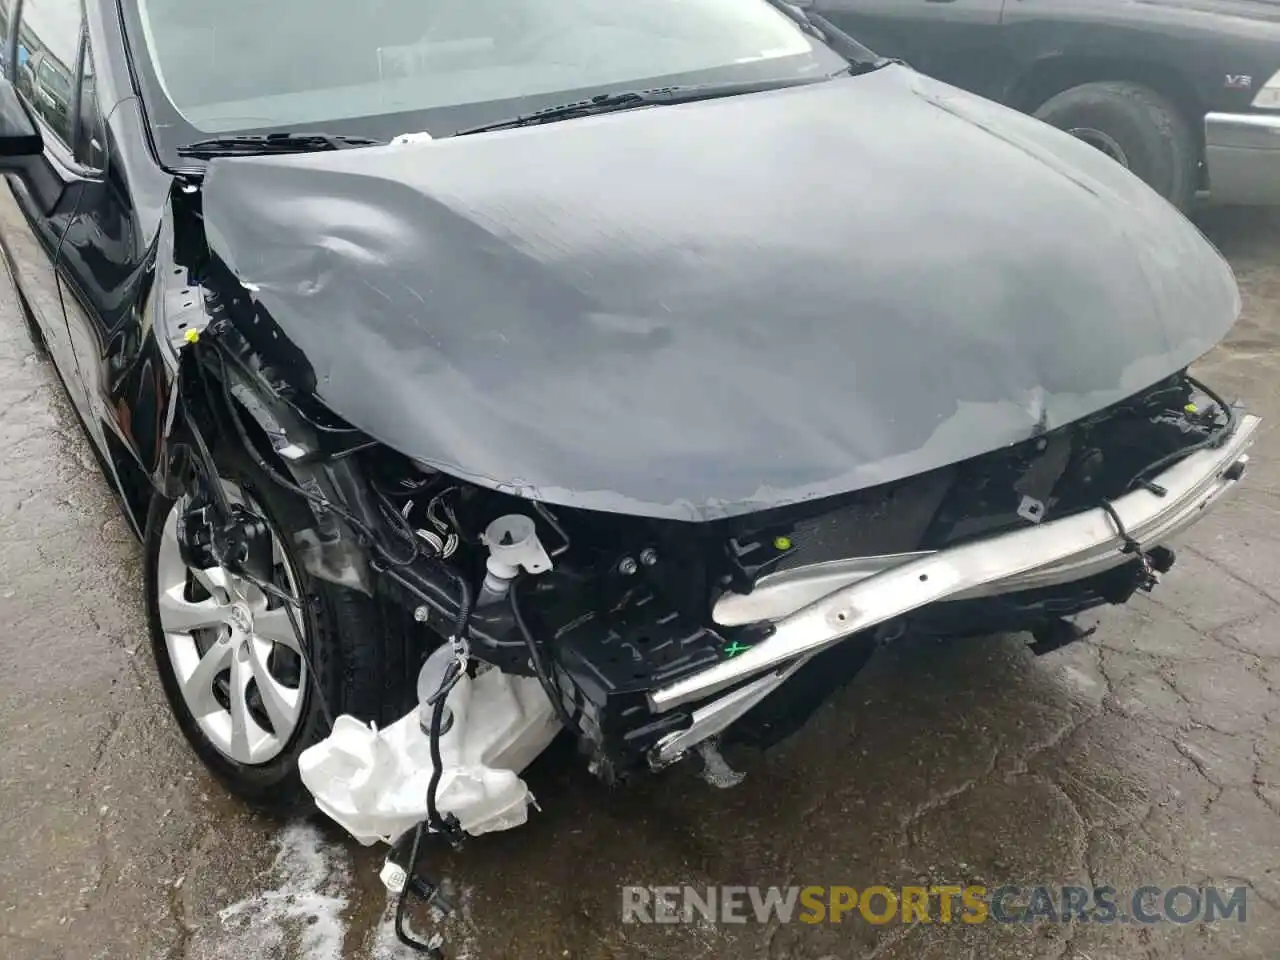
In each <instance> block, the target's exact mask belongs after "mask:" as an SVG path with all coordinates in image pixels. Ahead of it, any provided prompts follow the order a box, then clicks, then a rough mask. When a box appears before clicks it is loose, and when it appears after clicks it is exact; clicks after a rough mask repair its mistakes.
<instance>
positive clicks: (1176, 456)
mask: <svg viewBox="0 0 1280 960" xmlns="http://www.w3.org/2000/svg"><path fill="white" fill-rule="evenodd" d="M1187 382H1188V383H1190V384H1191V385H1192V386H1193V387H1195V388H1196V389H1198V390H1199V391H1200V392H1201V393H1203V394H1205V396H1207V397H1208V398H1209V399H1210V400H1212V401H1213V402H1214V403H1215V404H1217V406H1218V409H1219V410H1221V411H1222V415H1223V417H1224V418H1225V421H1224V422H1223V424H1222V425H1221V426H1220V427H1218V429H1217V430H1215V431H1214V432H1213V433H1211V434H1209V436H1207V437H1205V438H1204V439H1203V440H1199V441H1197V442H1195V443H1193V444H1190V445H1189V446H1186V447H1183V448H1182V449H1181V450H1175V451H1174V452H1173V453H1170V454H1168V455H1166V456H1163V457H1161V458H1160V459H1159V460H1156V461H1155V462H1154V463H1149V464H1147V465H1146V466H1145V467H1143V468H1142V469H1141V470H1139V471H1138V472H1137V473H1136V474H1134V477H1133V479H1132V480H1130V481H1129V483H1128V484H1127V485H1126V486H1125V488H1124V489H1125V492H1126V493H1127V492H1128V491H1130V490H1132V489H1133V488H1134V487H1138V486H1141V487H1145V488H1146V489H1148V490H1150V491H1151V492H1152V493H1154V494H1156V496H1159V497H1163V496H1165V495H1166V494H1167V493H1168V491H1167V490H1165V489H1164V488H1163V487H1161V486H1160V485H1159V484H1155V483H1152V481H1151V480H1150V477H1151V475H1152V474H1155V473H1159V472H1160V471H1161V470H1163V469H1164V468H1165V467H1167V466H1169V465H1170V464H1173V463H1177V462H1178V461H1179V460H1182V459H1184V458H1186V457H1189V456H1191V454H1193V453H1195V452H1196V451H1197V450H1207V449H1210V448H1217V447H1220V446H1222V445H1223V444H1224V443H1226V441H1227V438H1228V437H1230V436H1231V434H1232V432H1233V431H1234V430H1235V427H1236V412H1235V408H1233V407H1232V406H1230V405H1229V404H1228V403H1227V402H1226V401H1225V400H1223V399H1222V397H1220V396H1219V395H1218V394H1217V393H1215V392H1214V391H1213V390H1212V389H1210V388H1209V387H1208V386H1206V385H1205V384H1203V383H1201V382H1200V381H1199V380H1197V379H1196V378H1195V377H1193V376H1191V375H1190V374H1188V375H1187Z"/></svg>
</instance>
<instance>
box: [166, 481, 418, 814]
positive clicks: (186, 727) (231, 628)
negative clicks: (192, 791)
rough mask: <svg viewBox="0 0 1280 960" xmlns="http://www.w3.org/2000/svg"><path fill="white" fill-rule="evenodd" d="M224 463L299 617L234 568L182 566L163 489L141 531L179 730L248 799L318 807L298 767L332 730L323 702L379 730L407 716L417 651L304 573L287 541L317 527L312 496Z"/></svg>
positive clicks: (338, 591) (228, 484) (356, 599)
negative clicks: (263, 526) (260, 520)
mask: <svg viewBox="0 0 1280 960" xmlns="http://www.w3.org/2000/svg"><path fill="white" fill-rule="evenodd" d="M219 460H220V461H221V462H220V463H219V471H220V473H221V474H222V478H223V479H222V484H223V489H224V490H225V491H226V492H227V495H228V497H229V498H230V499H231V501H232V502H240V503H243V504H245V505H246V506H248V507H250V508H251V509H252V510H253V511H254V512H255V513H260V514H261V515H263V516H264V517H265V518H266V520H267V525H268V528H269V530H270V534H271V541H272V559H273V561H274V569H273V574H272V580H273V581H274V585H275V586H276V587H277V588H279V589H280V590H281V591H284V592H286V593H287V594H289V595H291V596H294V597H297V598H299V599H300V600H301V609H300V610H294V616H293V617H292V618H291V617H290V616H289V610H288V609H287V608H286V605H285V601H283V600H281V599H279V598H278V597H274V596H268V595H267V594H266V593H264V592H263V591H262V590H261V589H260V588H259V587H258V586H256V585H254V584H253V583H250V582H249V581H246V580H244V579H243V578H240V577H237V576H235V575H233V574H231V573H230V572H229V571H227V570H224V569H222V568H220V567H214V568H211V569H208V570H194V569H191V568H189V567H188V566H186V564H185V563H184V562H183V560H182V555H181V552H180V550H179V546H178V536H177V531H178V522H179V519H180V517H181V514H182V510H183V507H184V503H183V501H182V500H177V501H175V500H169V499H166V498H163V497H160V496H156V497H155V498H154V499H153V501H152V504H151V508H150V511H149V515H148V520H147V529H146V537H145V550H146V556H145V571H146V606H147V618H148V623H149V626H150V632H151V643H152V650H153V653H154V656H155V662H156V667H157V670H158V671H159V674H160V680H161V683H162V685H163V687H164V691H165V695H166V697H167V698H168V700H169V705H170V707H171V708H172V709H173V712H174V715H175V717H176V718H177V721H178V726H179V727H180V728H181V730H182V732H183V734H184V736H186V738H187V741H188V742H189V743H190V744H191V746H192V748H193V749H194V750H195V752H196V754H197V755H199V757H200V759H201V760H202V761H203V762H204V764H205V765H206V766H207V767H208V768H209V770H210V771H211V772H212V773H213V774H214V775H215V776H216V777H217V778H218V779H219V780H221V781H222V782H223V783H224V784H225V785H226V786H227V787H228V788H229V789H230V790H231V791H232V792H233V793H235V794H237V795H238V796H240V797H242V798H243V799H245V800H247V801H249V802H251V803H254V804H256V805H261V806H267V807H272V808H283V809H295V808H297V807H300V806H304V805H309V803H310V799H309V795H308V794H307V792H306V790H305V788H304V787H303V785H302V782H301V778H300V776H299V774H298V763H297V761H298V756H299V754H301V753H302V751H303V750H305V749H307V748H308V747H310V746H312V745H313V744H315V743H317V742H318V741H320V740H321V739H323V738H324V737H325V736H326V735H327V734H328V732H329V725H328V720H327V717H326V711H325V707H326V706H327V707H328V710H329V712H330V713H331V714H332V715H333V716H334V717H336V716H338V715H339V714H342V713H347V714H351V715H353V716H355V717H357V718H358V719H361V720H372V721H376V722H378V723H379V725H383V724H385V723H390V722H392V721H394V720H396V719H399V717H400V716H402V715H403V714H404V713H405V712H407V711H408V709H409V708H410V706H411V705H412V702H413V696H412V694H413V684H412V678H413V676H414V671H415V669H416V665H417V663H419V662H420V660H421V651H416V652H414V653H411V652H410V649H409V648H410V647H411V646H416V644H414V643H413V642H412V640H411V639H405V638H404V636H403V634H402V633H400V632H398V631H396V630H393V629H390V627H389V625H388V624H387V623H385V622H384V617H382V616H381V614H380V610H379V607H378V605H377V604H375V603H374V602H373V601H371V600H370V599H368V598H367V597H364V596H363V595H361V594H358V593H355V592H354V591H351V590H348V589H345V588H342V587H338V586H336V585H334V584H331V583H327V582H323V581H319V580H315V579H313V578H310V577H308V576H307V575H306V572H305V571H304V570H303V568H302V565H301V564H300V563H299V562H298V560H297V558H296V556H295V555H294V551H293V548H292V534H293V533H295V532H296V531H298V530H300V529H303V528H304V527H306V526H309V523H308V517H309V510H308V507H307V505H306V504H305V503H304V502H302V501H300V500H298V499H297V498H296V497H294V496H293V495H292V494H289V493H287V492H285V491H283V490H281V489H280V488H279V487H277V486H275V485H274V484H273V483H272V481H271V480H270V479H268V478H266V477H264V476H263V475H262V474H261V472H260V471H259V470H257V469H256V468H255V467H253V466H252V465H251V464H247V463H246V464H241V463H239V462H238V458H234V457H219ZM304 653H305V656H304ZM312 670H314V676H312V675H311V671H312ZM322 701H323V702H322Z"/></svg>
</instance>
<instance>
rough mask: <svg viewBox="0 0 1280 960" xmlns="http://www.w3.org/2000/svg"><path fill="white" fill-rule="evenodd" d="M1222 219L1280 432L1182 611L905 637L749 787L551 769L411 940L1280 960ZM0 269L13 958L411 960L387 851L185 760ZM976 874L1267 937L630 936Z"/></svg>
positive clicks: (1269, 542) (1, 949) (1268, 300)
mask: <svg viewBox="0 0 1280 960" xmlns="http://www.w3.org/2000/svg"><path fill="white" fill-rule="evenodd" d="M1202 225H1203V226H1204V228H1205V229H1206V231H1207V232H1209V233H1210V235H1211V236H1212V238H1213V239H1214V240H1215V241H1216V242H1217V243H1218V244H1219V245H1220V246H1221V247H1222V249H1223V250H1224V252H1225V253H1226V254H1227V256H1228V257H1229V258H1230V259H1231V261H1232V263H1233V264H1234V265H1235V267H1236V269H1237V271H1238V273H1239V275H1240V278H1241V284H1242V287H1243V290H1244V295H1245V313H1244V318H1243V319H1242V320H1241V322H1240V324H1239V325H1238V326H1237V327H1236V329H1235V331H1234V332H1233V334H1232V336H1231V338H1230V340H1229V342H1228V343H1227V344H1226V345H1225V346H1223V347H1221V348H1220V349H1218V350H1217V351H1216V352H1215V354H1213V355H1212V356H1211V357H1210V358H1209V359H1208V360H1207V361H1206V362H1205V363H1204V364H1203V365H1202V366H1201V368H1200V370H1199V372H1200V373H1201V374H1202V375H1204V376H1206V377H1207V378H1210V379H1211V380H1212V382H1213V383H1214V384H1215V385H1216V386H1218V388H1219V389H1220V390H1222V391H1223V392H1225V393H1228V394H1229V395H1233V396H1234V395H1239V396H1242V397H1245V398H1247V400H1248V402H1249V404H1250V406H1251V407H1252V408H1253V409H1254V410H1256V411H1258V412H1260V413H1262V414H1263V415H1264V416H1265V417H1267V418H1268V421H1267V423H1266V425H1265V427H1264V432H1263V433H1262V435H1261V438H1260V440H1259V441H1258V443H1257V445H1256V447H1255V450H1254V451H1253V460H1254V463H1253V466H1252V469H1251V471H1250V476H1249V480H1248V483H1247V485H1246V487H1245V489H1244V490H1243V491H1242V493H1241V494H1240V495H1239V497H1238V498H1237V499H1235V500H1234V501H1233V502H1231V503H1230V504H1228V505H1226V506H1224V507H1222V508H1221V509H1220V510H1219V511H1218V512H1217V513H1216V514H1214V515H1213V516H1212V517H1210V518H1209V519H1207V520H1206V521H1205V522H1204V523H1202V524H1201V525H1200V526H1198V527H1197V528H1195V529H1194V530H1193V531H1192V532H1191V533H1190V534H1189V535H1188V536H1187V537H1185V538H1184V540H1183V543H1182V544H1181V548H1180V550H1179V554H1180V563H1179V565H1178V567H1177V568H1176V569H1175V570H1174V571H1173V573H1172V574H1170V575H1169V576H1168V577H1167V578H1166V580H1165V583H1164V585H1163V586H1162V588H1160V589H1159V590H1158V592H1157V593H1156V594H1154V595H1153V596H1151V597H1150V598H1146V597H1143V598H1140V599H1138V600H1136V601H1135V602H1134V603H1133V604H1132V605H1131V606H1130V607H1128V608H1126V609H1124V610H1113V611H1108V612H1107V613H1106V614H1105V615H1104V616H1103V618H1102V624H1101V629H1100V630H1099V631H1098V632H1097V634H1096V635H1094V636H1093V637H1092V638H1091V639H1090V640H1088V641H1086V642H1083V643H1080V644H1076V645H1074V646H1072V647H1069V648H1067V649H1065V650H1061V651H1058V652H1057V653H1054V654H1050V655H1049V656H1046V657H1043V658H1039V659H1037V658H1034V657H1032V656H1031V655H1030V654H1029V653H1028V652H1027V650H1026V648H1025V638H1020V637H991V638H984V639H976V640H970V641H964V642H954V643H947V644H940V643H932V642H928V643H926V642H921V641H917V640H911V639H908V640H904V641H902V642H900V643H898V644H897V645H895V646H892V647H890V648H888V649H886V650H884V651H882V652H881V653H879V654H877V655H876V657H875V658H874V659H873V660H872V662H871V664H870V665H869V666H868V668H867V669H866V670H865V671H864V672H863V673H862V674H861V675H860V676H859V677H858V678H857V679H856V680H855V681H854V682H853V683H852V684H851V685H850V686H849V687H848V688H847V689H846V690H845V691H843V692H842V693H841V694H840V695H838V696H837V697H835V698H834V699H833V700H832V701H831V702H830V703H829V704H827V705H826V706H825V707H823V708H822V709H821V710H820V711H819V713H818V714H817V715H816V716H815V718H814V719H813V721H812V722H811V723H810V724H809V726H808V727H807V728H806V729H805V730H804V732H803V733H802V734H801V735H799V736H797V737H794V738H792V739H791V740H789V741H787V742H786V743H784V744H782V745H781V746H780V747H778V748H775V749H774V750H772V751H770V752H767V753H764V754H754V755H744V756H741V757H738V758H736V762H737V763H738V764H739V765H740V766H741V768H742V769H744V770H745V771H746V773H747V779H746V781H745V782H744V783H742V784H741V785H740V786H738V787H736V788H733V789H728V790H716V789H713V788H712V787H710V786H708V785H707V784H705V783H704V782H702V781H701V780H700V779H699V778H698V777H697V776H696V775H695V771H693V770H692V769H687V768H686V767H677V768H675V769H673V770H671V771H669V772H668V773H667V774H665V775H664V776H662V777H659V778H655V779H653V780H650V781H648V782H645V783H642V784H640V785H638V786H636V787H633V788H630V789H628V790H625V791H609V790H607V789H606V788H605V787H603V786H601V785H599V784H598V783H597V782H596V781H594V780H593V779H591V778H590V777H589V776H588V775H587V774H586V773H585V772H584V771H583V770H581V769H580V766H579V765H578V764H577V763H575V762H573V760H572V758H571V757H570V756H568V754H567V752H565V751H553V752H551V753H550V754H548V755H547V756H544V757H543V758H542V759H541V760H540V761H539V762H538V763H537V764H536V765H535V767H534V768H533V770H532V771H531V772H530V774H529V779H530V781H531V783H532V786H533V788H534V791H535V793H536V795H537V797H538V799H539V801H540V803H541V805H542V811H543V812H542V813H541V814H538V815H535V817H534V818H533V819H532V820H531V822H530V824H529V825H528V826H526V827H524V828H521V829H519V830H516V831H512V832H510V833H507V834H498V835H490V836H486V837H483V838H479V839H477V840H475V841H473V842H472V843H470V844H469V845H468V846H467V848H466V849H465V850H464V851H462V852H461V853H456V854H455V853H445V852H442V851H434V850H433V851H432V852H431V855H430V858H429V863H430V867H431V870H432V872H434V873H435V874H436V875H437V876H440V877H444V878H447V880H448V881H449V885H450V889H451V892H452V897H453V899H454V900H455V901H456V903H457V905H458V909H457V910H456V911H455V912H454V914H453V915H452V916H450V917H449V918H448V919H445V920H439V919H438V918H433V917H432V916H431V915H429V914H428V913H427V912H425V911H417V912H415V913H414V915H413V924H414V926H415V928H416V929H418V930H419V931H422V932H428V931H431V930H437V929H438V930H443V931H444V932H445V933H446V934H447V936H448V937H449V943H450V949H451V951H452V952H451V954H450V955H451V956H455V957H459V958H464V957H465V958H470V960H493V958H504V957H514V958H563V957H571V958H632V957H635V958H639V957H654V958H735V960H738V958H760V960H783V958H811V960H820V958H827V960H854V958H871V957H879V958H885V960H890V958H891V960H907V958H911V960H933V958H939V960H940V958H959V960H967V958H970V957H972V958H992V960H1005V958H1007V960H1012V958H1018V960H1024V958H1025V960H1039V958H1044V960H1051V958H1052V960H1058V958H1062V960H1104V958H1107V960H1128V958H1133V960H1139V958H1141V960H1160V958H1189V960H1193V958H1205V960H1209V958H1213V960H1218V958H1223V957H1240V958H1271V960H1274V958H1276V957H1278V956H1280V606H1278V605H1280V511H1278V510H1277V508H1278V507H1280V462H1278V460H1277V457H1278V456H1280V432H1278V430H1280V214H1270V215H1268V214H1264V213H1255V212H1248V211H1236V212H1219V213H1214V214H1211V215H1206V216H1205V217H1204V218H1203V219H1202ZM0 282H2V283H3V287H2V288H0V444H2V445H3V449H4V450H5V454H6V455H5V457H4V458H3V460H0V850H3V854H0V957H3V958H7V960H36V958H41V960H43V958H66V960H80V958H86V960H88V958H172V960H179V958H190V960H256V958H269V957H270V958H274V957H300V958H307V960H339V958H359V960H390V958H393V957H400V956H410V954H406V953H402V952H401V949H400V948H399V947H398V946H397V945H396V942H395V938H394V934H393V932H392V930H391V926H390V917H389V914H388V911H387V906H388V904H387V898H386V896H385V893H384V891H383V889H382V887H381V886H380V884H379V881H378V876H377V874H378V869H379V868H380V866H381V859H380V856H379V855H378V853H377V851H370V850H364V849H361V848H359V847H358V846H356V845H355V844H354V843H351V842H349V841H345V840H344V839H343V837H342V836H341V835H340V833H339V832H338V831H336V830H335V829H330V828H329V827H327V826H326V825H325V824H324V823H322V822H320V821H318V820H317V821H315V822H298V823H280V822H275V821H271V820H268V819H265V818H263V817H260V816H255V815H252V814H250V813H249V812H247V811H246V810H245V809H244V808H242V807H241V806H240V805H238V804H237V803H236V802H235V801H233V800H231V799H230V798H228V797H227V796H226V795H225V794H224V793H223V792H222V791H221V789H220V788H219V787H218V786H217V785H216V784H215V783H214V782H213V781H212V780H210V778H209V777H207V776H206V775H205V774H204V773H203V772H202V770H201V768H200V767H199V766H198V765H197V763H196V762H195V761H194V759H193V757H192V755H191V754H190V753H189V752H188V750H187V748H186V747H185V745H184V743H183V741H182V740H181V738H180V735H179V733H178V731H177V728H176V726H175V724H174V723H173V722H172V721H171V719H170V717H169V713H168V710H167V708H166V706H165V704H164V701H163V697H162V694H161V692H160V689H159V685H158V683H157V682H156V680H155V677H154V672H153V667H152V665H151V663H150V659H149V658H150V652H149V646H148V645H147V644H146V642H145V633H144V625H143V619H142V614H141V609H142V607H141V595H140V589H139V584H140V553H139V549H138V547H137V545H136V544H135V543H134V541H133V540H132V539H131V536H130V534H129V532H128V530H127V528H126V526H125V524H124V521H123V519H122V518H121V515H120V513H119V510H118V509H117V507H116V506H115V505H114V502H113V501H112V500H111V498H110V495H109V494H108V491H107V487H106V485H105V483H104V482H103V481H102V480H101V479H100V478H99V476H98V474H97V471H96V467H95V465H94V462H93V457H92V455H91V453H90V452H89V449H88V447H87V445H86V444H85V442H84V441H83V440H82V439H81V437H80V435H79V432H78V428H77V426H76V425H75V422H74V420H73V417H72V414H71V413H70V412H69V408H68V406H67V404H66V403H65V401H64V399H63V397H62V395H61V392H60V390H61V388H60V387H59V386H58V385H57V384H56V381H55V379H54V376H53V374H52V372H51V369H50V368H49V367H48V366H47V365H46V364H45V363H43V362H41V361H40V360H38V359H37V358H36V357H35V355H34V352H33V350H32V347H31V344H30V341H29V339H28V338H27V334H26V331H25V328H24V326H23V324H22V321H21V318H20V315H19V314H18V312H17V309H16V307H15V304H14V298H13V296H12V292H11V290H10V288H9V286H8V281H7V278H4V277H0ZM1117 322H1123V318H1117ZM948 882H951V883H958V884H967V883H978V884H984V885H986V886H988V887H989V888H994V887H997V886H999V885H1001V884H1005V883H1013V884H1023V885H1030V884H1035V883H1045V884H1080V885H1082V886H1093V885H1103V884H1106V885H1111V886H1114V887H1117V888H1120V889H1126V888H1127V889H1132V888H1135V887H1138V886H1140V885H1143V884H1154V885H1159V886H1163V887H1170V886H1174V885H1178V884H1190V885H1193V886H1195V885H1204V884H1221V885H1226V886H1235V885H1247V887H1248V913H1247V922H1245V923H1243V924H1240V923H1237V922H1236V921H1234V920H1231V921H1227V922H1219V923H1216V924H1203V923H1189V924H1185V925H1182V924H1173V923H1164V924H1158V925H1153V926H1142V925H1133V924H1129V925H1124V924H1116V925H1098V924H1091V925H1069V926H1064V925H1061V924H1051V923H1043V924H1039V925H1036V926H1034V927H1033V926H1023V925H1006V924H997V923H990V922H988V923H984V924H977V925H969V924H963V923H952V924H940V923H936V922H935V923H931V924H924V923H914V924H902V923H892V924H885V925H873V924H870V923H867V922H865V921H862V920H860V919H856V918H847V919H846V921H845V922H844V923H841V924H838V925H835V924H824V925H817V926H810V925H805V924H799V923H793V924H788V925H781V924H777V923H768V924H756V923H748V924H743V925H722V926H712V925H710V924H707V923H694V924H689V925H676V926H671V925H662V926H636V925H628V926H624V925H622V924H621V922H620V919H619V914H620V905H621V895H620V892H619V887H620V885H622V884H643V885H672V884H683V883H691V884H697V885H706V884H759V885H771V884H776V885H791V884H799V885H818V884H821V885H837V884H839V885H850V886H853V887H856V888H858V889H862V888H864V887H866V886H868V885H872V884H881V885H885V886H888V887H890V888H894V887H899V886H902V885H912V884H939V883H948ZM935 916H936V913H935Z"/></svg>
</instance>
